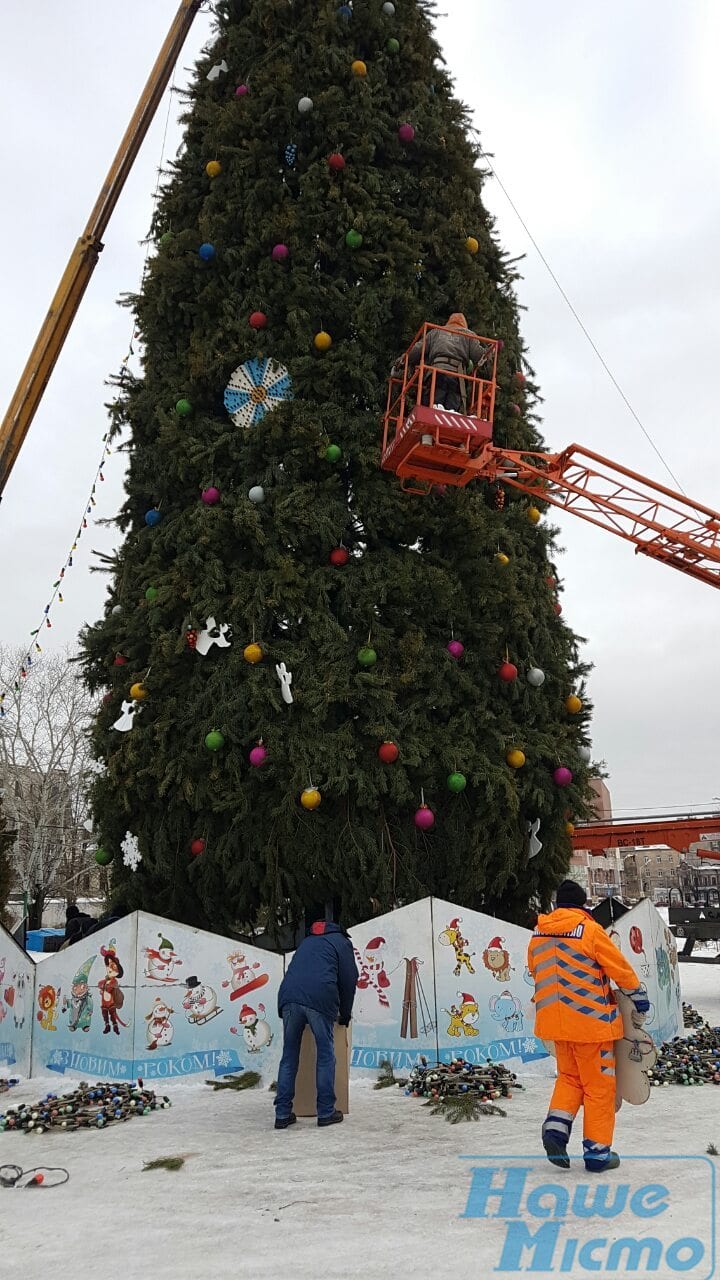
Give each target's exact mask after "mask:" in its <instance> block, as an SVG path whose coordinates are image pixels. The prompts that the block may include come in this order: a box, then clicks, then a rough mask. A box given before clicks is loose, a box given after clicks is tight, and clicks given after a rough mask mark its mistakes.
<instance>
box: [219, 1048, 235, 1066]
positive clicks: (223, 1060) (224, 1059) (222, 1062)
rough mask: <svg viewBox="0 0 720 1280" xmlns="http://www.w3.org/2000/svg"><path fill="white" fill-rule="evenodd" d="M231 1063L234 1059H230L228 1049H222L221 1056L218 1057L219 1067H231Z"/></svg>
mask: <svg viewBox="0 0 720 1280" xmlns="http://www.w3.org/2000/svg"><path fill="white" fill-rule="evenodd" d="M231 1062H232V1058H231V1057H230V1054H229V1053H228V1051H227V1049H221V1050H220V1052H219V1054H218V1055H217V1064H218V1066H219V1067H229V1066H230V1063H231Z"/></svg>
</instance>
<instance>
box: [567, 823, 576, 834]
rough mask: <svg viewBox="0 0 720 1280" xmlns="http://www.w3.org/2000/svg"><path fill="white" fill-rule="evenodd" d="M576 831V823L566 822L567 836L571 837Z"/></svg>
mask: <svg viewBox="0 0 720 1280" xmlns="http://www.w3.org/2000/svg"><path fill="white" fill-rule="evenodd" d="M574 830H575V823H574V822H566V823H565V834H566V835H568V836H571V835H572V834H573V831H574Z"/></svg>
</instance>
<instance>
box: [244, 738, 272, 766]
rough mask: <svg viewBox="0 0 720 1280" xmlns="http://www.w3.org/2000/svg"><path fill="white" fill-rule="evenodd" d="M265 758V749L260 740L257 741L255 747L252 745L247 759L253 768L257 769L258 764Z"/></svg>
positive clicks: (266, 756) (266, 754)
mask: <svg viewBox="0 0 720 1280" xmlns="http://www.w3.org/2000/svg"><path fill="white" fill-rule="evenodd" d="M267 758H268V753H267V749H266V748H265V747H264V746H263V745H262V743H261V742H259V743H258V745H257V746H256V747H253V749H252V751H251V752H250V755H249V756H248V760H249V761H250V763H251V765H252V766H253V768H255V769H259V768H260V766H261V765H263V764H264V763H265V761H266V760H267Z"/></svg>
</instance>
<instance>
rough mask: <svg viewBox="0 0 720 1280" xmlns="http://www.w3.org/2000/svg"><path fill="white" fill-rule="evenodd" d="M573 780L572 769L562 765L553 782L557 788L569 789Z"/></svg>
mask: <svg viewBox="0 0 720 1280" xmlns="http://www.w3.org/2000/svg"><path fill="white" fill-rule="evenodd" d="M572 780H573V776H572V771H571V770H570V769H566V768H565V765H564V764H561V765H560V767H559V768H558V769H556V770H555V772H554V773H553V782H554V783H555V785H556V787H569V786H570V783H571V782H572Z"/></svg>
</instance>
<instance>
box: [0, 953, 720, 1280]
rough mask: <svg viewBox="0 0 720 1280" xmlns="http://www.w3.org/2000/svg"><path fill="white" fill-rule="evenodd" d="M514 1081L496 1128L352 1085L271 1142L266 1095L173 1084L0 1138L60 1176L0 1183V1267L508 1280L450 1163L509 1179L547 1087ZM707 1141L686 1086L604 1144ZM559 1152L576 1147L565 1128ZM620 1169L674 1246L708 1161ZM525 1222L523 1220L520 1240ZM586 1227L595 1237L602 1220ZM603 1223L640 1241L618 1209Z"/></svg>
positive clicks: (169, 1276) (705, 1119) (686, 975)
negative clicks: (85, 1123)
mask: <svg viewBox="0 0 720 1280" xmlns="http://www.w3.org/2000/svg"><path fill="white" fill-rule="evenodd" d="M681 973H682V980H683V996H684V999H686V1000H689V1001H690V1002H691V1003H692V1004H694V1005H695V1006H696V1007H697V1008H698V1009H699V1010H700V1012H701V1013H702V1014H703V1015H704V1016H705V1017H707V1019H708V1020H709V1021H710V1022H711V1023H713V1024H716V1023H717V1024H720V970H719V969H716V968H715V966H712V965H683V966H682V967H681ZM526 1084H527V1087H526V1090H525V1091H523V1092H519V1093H516V1094H515V1095H514V1097H513V1098H512V1099H511V1100H510V1101H508V1102H507V1103H506V1104H504V1105H505V1106H506V1107H507V1111H508V1117H507V1119H503V1118H502V1117H499V1116H497V1117H487V1118H483V1119H482V1120H481V1121H479V1122H477V1123H475V1124H459V1125H450V1124H447V1123H445V1121H444V1120H443V1119H442V1118H439V1117H437V1118H435V1117H432V1116H431V1115H430V1114H429V1111H428V1110H427V1109H425V1108H424V1107H423V1105H422V1103H421V1102H420V1101H419V1100H417V1099H412V1098H406V1097H404V1096H403V1095H402V1094H401V1093H400V1092H399V1091H396V1090H394V1089H389V1090H383V1091H378V1092H375V1091H374V1090H373V1089H372V1088H370V1087H369V1086H368V1085H366V1084H360V1085H354V1086H353V1088H352V1098H351V1106H352V1113H351V1115H350V1116H349V1117H348V1118H347V1119H346V1121H345V1123H344V1124H342V1125H337V1126H335V1127H333V1128H330V1129H318V1128H317V1126H316V1124H315V1121H314V1120H301V1121H299V1122H298V1124H297V1125H296V1126H295V1127H294V1128H292V1129H289V1130H286V1131H280V1132H275V1131H274V1130H273V1129H272V1121H273V1109H272V1095H271V1094H269V1093H267V1092H265V1091H261V1092H255V1091H252V1092H248V1093H239V1094H236V1093H233V1092H230V1091H224V1092H222V1091H221V1092H215V1091H213V1090H212V1089H210V1088H208V1087H207V1085H205V1084H204V1083H194V1084H184V1085H182V1084H181V1085H176V1086H174V1087H173V1088H172V1089H171V1091H170V1092H169V1096H170V1097H171V1099H172V1103H173V1106H172V1109H171V1110H170V1111H160V1112H157V1113H155V1114H153V1115H152V1116H149V1117H147V1118H143V1119H137V1120H132V1121H129V1122H127V1123H126V1124H124V1125H122V1126H119V1127H117V1128H114V1129H109V1130H107V1131H105V1132H102V1133H98V1132H94V1131H93V1132H87V1133H72V1134H61V1133H57V1132H53V1133H47V1134H43V1135H41V1136H40V1137H34V1136H29V1135H25V1134H13V1133H5V1134H0V1163H8V1162H13V1163H17V1164H20V1165H22V1166H23V1167H25V1168H30V1167H35V1166H37V1165H51V1166H58V1165H64V1166H65V1167H67V1168H68V1169H69V1171H70V1182H69V1183H68V1184H67V1185H66V1186H64V1187H59V1188H56V1189H48V1190H47V1191H41V1190H31V1191H25V1190H12V1189H0V1259H1V1260H2V1274H3V1275H8V1276H11V1275H12V1276H15V1275H17V1276H21V1277H23V1280H41V1277H46V1276H48V1275H51V1276H52V1278H53V1280H95V1278H96V1277H98V1278H99V1277H102V1280H185V1278H186V1277H187V1278H189V1277H202V1280H205V1278H206V1277H207V1278H208V1280H210V1278H211V1280H225V1277H228V1278H230V1277H233V1278H234V1277H238V1276H239V1277H248V1280H264V1278H265V1277H273V1278H274V1277H282V1278H283V1280H304V1278H305V1277H308V1278H309V1277H312V1278H313V1280H325V1278H326V1277H327V1278H328V1280H345V1278H347V1280H351V1278H354V1277H360V1276H363V1277H366V1278H367V1277H375V1278H377V1280H384V1278H385V1277H390V1276H392V1277H395V1276H399V1275H412V1276H413V1277H414V1280H415V1278H419V1280H422V1278H423V1277H428V1278H430V1277H431V1276H436V1275H437V1274H443V1273H445V1272H446V1271H447V1270H448V1268H449V1267H452V1270H453V1272H454V1273H456V1274H458V1273H459V1274H462V1275H467V1276H468V1277H473V1280H475V1278H477V1280H486V1277H488V1276H490V1275H502V1274H507V1275H508V1276H510V1277H511V1280H515V1277H516V1276H517V1275H518V1274H522V1269H520V1271H518V1270H517V1269H513V1270H512V1271H506V1272H503V1271H498V1270H496V1269H495V1266H496V1264H497V1260H498V1258H499V1256H500V1250H501V1239H502V1238H503V1237H504V1234H505V1232H506V1230H507V1224H506V1222H505V1221H504V1220H503V1219H498V1218H490V1219H488V1218H485V1219H482V1220H481V1219H477V1218H463V1217H461V1215H462V1214H463V1213H464V1211H465V1208H466V1203H467V1200H468V1192H469V1189H470V1186H471V1181H472V1168H473V1161H472V1160H468V1159H462V1158H461V1157H468V1156H478V1155H492V1156H493V1157H496V1160H495V1163H496V1164H497V1165H498V1166H499V1167H501V1168H503V1169H507V1168H512V1167H513V1162H512V1160H511V1159H509V1157H518V1156H525V1155H527V1154H528V1153H534V1152H535V1151H537V1150H538V1148H539V1129H540V1124H541V1121H542V1117H543V1115H544V1112H545V1109H546V1105H547V1099H548V1094H549V1089H550V1082H549V1081H548V1080H547V1079H543V1078H541V1077H532V1076H530V1077H527V1078H526ZM68 1087H69V1088H71V1087H72V1084H71V1082H68ZM50 1088H52V1089H55V1090H57V1089H58V1081H57V1080H53V1081H46V1080H42V1081H40V1080H33V1081H26V1082H23V1084H22V1085H20V1086H18V1087H17V1088H16V1089H14V1090H13V1091H12V1093H11V1094H8V1095H5V1096H4V1097H3V1099H2V1100H1V1102H0V1109H5V1108H6V1107H7V1106H12V1105H14V1103H16V1102H17V1101H20V1100H26V1101H27V1100H33V1099H35V1098H39V1097H41V1096H42V1095H43V1093H44V1092H47V1090H48V1089H50ZM710 1141H714V1142H715V1143H716V1144H717V1145H718V1147H720V1088H718V1089H717V1090H715V1089H714V1088H712V1087H710V1086H705V1088H704V1090H703V1093H702V1094H701V1095H699V1096H698V1091H697V1090H696V1089H680V1088H677V1087H671V1088H668V1089H659V1090H653V1093H652V1095H651V1098H650V1101H649V1102H648V1104H647V1105H646V1106H645V1107H638V1108H632V1107H628V1106H624V1107H623V1109H622V1111H621V1113H620V1117H619V1122H618V1128H617V1132H616V1143H615V1145H616V1147H617V1148H618V1150H619V1151H620V1153H621V1155H623V1154H624V1155H626V1156H630V1155H657V1153H659V1152H660V1153H667V1154H671V1155H676V1156H677V1155H702V1154H703V1153H704V1152H705V1149H706V1147H707V1144H708V1142H710ZM573 1148H574V1149H575V1150H579V1135H578V1134H576V1135H575V1136H574V1140H573ZM176 1154H187V1156H188V1158H187V1162H186V1164H185V1166H184V1168H183V1169H181V1170H180V1171H179V1172H176V1173H170V1172H166V1171H164V1170H158V1171H154V1172H143V1161H145V1160H151V1159H154V1158H157V1157H162V1156H168V1155H176ZM504 1158H508V1159H507V1160H506V1164H505V1165H503V1159H504ZM516 1163H517V1162H516ZM526 1163H527V1162H526ZM641 1167H642V1177H640V1172H639V1171H640V1170H641ZM542 1171H543V1176H544V1178H545V1180H546V1181H548V1182H553V1183H556V1184H557V1183H559V1182H560V1181H561V1180H562V1179H564V1180H565V1181H564V1183H563V1185H565V1186H569V1187H572V1186H574V1185H575V1184H577V1183H579V1182H583V1181H586V1180H587V1179H586V1175H584V1172H583V1170H582V1167H581V1166H578V1165H575V1164H574V1165H573V1168H572V1169H571V1171H570V1172H569V1173H559V1172H558V1171H556V1170H553V1169H551V1167H550V1165H548V1164H547V1163H545V1162H544V1161H543V1162H542ZM703 1171H704V1172H703ZM621 1175H622V1176H623V1177H624V1178H625V1179H626V1181H628V1182H631V1181H632V1180H634V1181H632V1185H633V1186H635V1185H636V1184H637V1185H638V1186H639V1185H642V1182H643V1181H644V1182H652V1181H657V1180H658V1177H659V1176H660V1175H661V1176H662V1180H663V1182H664V1183H665V1185H666V1186H667V1187H668V1189H669V1190H670V1193H671V1211H670V1213H671V1216H672V1218H673V1222H674V1224H675V1227H676V1234H677V1235H678V1236H681V1235H684V1234H686V1233H687V1226H688V1222H689V1221H691V1220H692V1218H693V1215H695V1216H696V1217H697V1214H698V1212H702V1209H701V1208H700V1209H699V1208H698V1206H702V1204H704V1203H705V1201H704V1200H703V1196H704V1195H705V1194H706V1188H705V1183H706V1182H707V1177H708V1166H707V1164H706V1163H704V1164H699V1163H696V1164H695V1165H693V1166H692V1168H691V1167H689V1166H684V1165H683V1162H682V1161H679V1162H675V1163H674V1162H672V1161H665V1162H662V1163H658V1162H653V1164H652V1165H651V1166H648V1167H645V1166H644V1165H643V1164H642V1162H637V1163H635V1164H634V1163H633V1161H632V1160H626V1161H625V1162H624V1164H623V1166H622V1168H621V1169H620V1170H618V1171H617V1172H615V1173H611V1174H608V1175H606V1177H605V1179H604V1181H606V1182H607V1183H608V1184H614V1183H615V1182H616V1181H617V1180H618V1179H619V1178H620V1177H621ZM638 1179H639V1180H638ZM703 1179H704V1180H705V1182H703ZM538 1225H540V1224H539V1222H533V1223H531V1226H532V1229H533V1230H535V1229H536V1227H537V1226H538ZM601 1225H603V1226H604V1230H605V1231H606V1233H607V1232H608V1226H607V1223H605V1224H601ZM641 1226H642V1227H643V1231H644V1230H646V1229H647V1228H648V1224H647V1223H645V1224H644V1225H643V1224H642V1223H641ZM597 1228H598V1224H597V1222H595V1223H593V1222H592V1221H587V1220H582V1221H580V1222H579V1223H577V1225H576V1229H575V1234H576V1235H577V1236H578V1238H579V1239H580V1240H581V1241H582V1240H584V1239H586V1238H587V1239H589V1238H590V1237H591V1236H593V1235H597V1234H598V1230H597ZM618 1229H619V1231H618ZM613 1230H614V1233H615V1235H617V1234H618V1233H619V1234H621V1235H624V1234H630V1233H631V1234H635V1235H637V1234H638V1230H637V1222H635V1221H633V1220H628V1221H626V1215H623V1217H622V1219H618V1222H617V1224H614V1225H613ZM557 1270H558V1271H559V1267H558V1268H557ZM534 1274H538V1272H537V1271H536V1272H535V1273H534ZM544 1274H553V1272H546V1273H544ZM563 1274H564V1275H566V1276H570V1277H571V1280H572V1278H573V1277H575V1276H577V1277H580V1276H583V1277H584V1276H587V1275H588V1274H592V1271H588V1270H587V1269H586V1268H585V1267H582V1266H579V1265H577V1266H576V1268H575V1269H572V1268H571V1269H570V1270H568V1269H566V1270H565V1271H564V1272H563ZM604 1274H605V1275H606V1276H610V1275H611V1274H612V1276H616V1275H617V1276H621V1275H625V1274H626V1272H625V1271H622V1270H621V1271H613V1272H612V1273H611V1272H610V1271H607V1270H606V1271H604ZM627 1274H633V1275H635V1276H638V1275H643V1274H644V1273H643V1272H642V1271H641V1272H632V1271H628V1272H627ZM655 1274H656V1275H657V1276H659V1277H661V1278H662V1280H665V1276H666V1275H667V1276H669V1275H671V1274H677V1272H676V1271H674V1270H671V1269H668V1270H667V1271H666V1272H665V1271H664V1270H663V1268H662V1266H661V1268H660V1270H659V1271H657V1272H655ZM686 1274H690V1275H692V1276H693V1277H694V1276H695V1275H697V1276H700V1275H701V1274H703V1272H701V1271H697V1272H696V1271H692V1272H689V1273H686Z"/></svg>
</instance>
